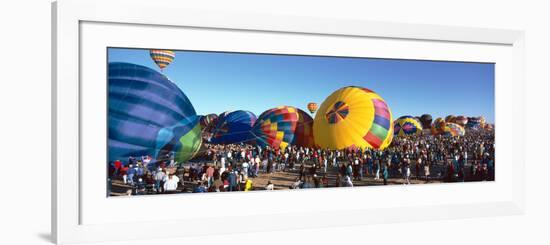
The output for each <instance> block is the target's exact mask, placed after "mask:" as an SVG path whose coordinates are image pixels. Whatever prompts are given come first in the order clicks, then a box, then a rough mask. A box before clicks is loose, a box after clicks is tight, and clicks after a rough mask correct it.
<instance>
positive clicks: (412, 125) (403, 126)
mask: <svg viewBox="0 0 550 245" xmlns="http://www.w3.org/2000/svg"><path fill="white" fill-rule="evenodd" d="M393 131H394V135H395V136H406V135H419V134H422V124H421V123H420V121H419V120H417V119H416V118H414V117H412V116H402V117H400V118H397V120H395V122H393Z"/></svg>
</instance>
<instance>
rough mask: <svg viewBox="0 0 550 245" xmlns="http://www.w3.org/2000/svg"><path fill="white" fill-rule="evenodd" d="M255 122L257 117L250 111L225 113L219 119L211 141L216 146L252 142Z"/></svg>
mask: <svg viewBox="0 0 550 245" xmlns="http://www.w3.org/2000/svg"><path fill="white" fill-rule="evenodd" d="M255 122H256V115H254V113H252V112H249V111H243V110H238V111H232V112H224V113H222V114H221V115H220V116H219V117H218V123H217V124H216V127H215V128H214V129H213V130H212V134H213V135H212V138H211V139H210V141H211V142H212V143H214V144H235V143H247V142H251V141H253V140H254V136H253V134H252V133H251V130H252V126H253V125H254V123H255Z"/></svg>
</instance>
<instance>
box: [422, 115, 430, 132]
mask: <svg viewBox="0 0 550 245" xmlns="http://www.w3.org/2000/svg"><path fill="white" fill-rule="evenodd" d="M420 122H421V123H422V128H426V129H428V128H430V127H431V126H432V115H430V114H423V115H422V116H420Z"/></svg>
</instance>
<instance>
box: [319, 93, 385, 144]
mask: <svg viewBox="0 0 550 245" xmlns="http://www.w3.org/2000/svg"><path fill="white" fill-rule="evenodd" d="M313 136H314V138H315V144H316V145H318V146H319V147H322V148H329V149H345V148H363V149H364V148H373V149H384V148H386V147H387V146H388V145H389V144H390V143H391V140H392V138H393V127H392V114H391V110H390V108H389V107H388V105H387V104H386V102H385V101H384V99H383V98H382V97H380V95H378V94H376V93H375V92H373V91H372V90H369V89H367V88H362V87H343V88H341V89H339V90H336V91H335V92H333V93H332V94H331V95H330V96H328V97H327V98H326V99H325V101H324V102H323V103H322V104H321V106H320V107H319V109H318V111H317V114H316V115H315V119H314V122H313Z"/></svg>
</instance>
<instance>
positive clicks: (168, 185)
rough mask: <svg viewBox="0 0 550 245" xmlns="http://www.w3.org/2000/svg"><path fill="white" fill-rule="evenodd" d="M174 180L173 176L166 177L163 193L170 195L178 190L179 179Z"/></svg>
mask: <svg viewBox="0 0 550 245" xmlns="http://www.w3.org/2000/svg"><path fill="white" fill-rule="evenodd" d="M176 178H177V177H175V176H174V175H173V174H169V175H168V178H167V179H166V181H165V182H164V192H165V193H168V194H170V193H175V192H176V190H177V189H178V182H179V179H176Z"/></svg>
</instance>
